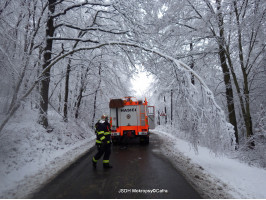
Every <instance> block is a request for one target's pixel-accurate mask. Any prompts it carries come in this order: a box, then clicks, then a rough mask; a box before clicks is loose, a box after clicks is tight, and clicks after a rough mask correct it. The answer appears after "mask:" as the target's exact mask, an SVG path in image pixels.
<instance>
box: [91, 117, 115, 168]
mask: <svg viewBox="0 0 266 200" xmlns="http://www.w3.org/2000/svg"><path fill="white" fill-rule="evenodd" d="M95 129H96V136H97V137H96V146H97V149H98V152H97V153H96V155H95V156H93V158H92V166H93V167H94V168H96V166H97V161H98V160H99V159H100V158H101V157H102V155H104V156H103V167H104V168H106V169H109V168H112V166H111V165H110V164H109V157H110V154H111V132H110V124H109V123H108V116H107V115H102V117H101V119H100V120H99V121H98V122H97V123H96V124H95Z"/></svg>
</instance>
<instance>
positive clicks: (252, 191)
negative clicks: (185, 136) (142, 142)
mask: <svg viewBox="0 0 266 200" xmlns="http://www.w3.org/2000/svg"><path fill="white" fill-rule="evenodd" d="M162 130H163V129H162V127H158V128H157V129H156V130H153V131H152V132H153V133H154V134H156V135H158V136H159V137H160V138H161V139H162V140H163V144H162V147H161V149H162V153H163V154H164V155H166V156H167V157H168V158H169V159H170V161H171V162H172V164H173V165H174V166H175V167H176V168H177V169H178V170H179V171H181V173H183V174H184V176H185V177H186V178H187V179H188V181H189V182H190V183H191V184H192V185H193V186H194V187H195V188H199V190H200V194H201V195H202V196H203V197H204V198H237V199H242V198H249V199H258V198H259V199H265V198H266V184H265V183H266V170H265V169H262V168H257V167H253V166H249V165H247V164H245V163H241V162H240V161H238V160H236V159H231V158H228V157H226V156H221V157H215V155H213V154H212V153H211V152H210V151H209V150H208V149H207V148H205V147H200V146H199V149H198V153H197V154H196V153H195V151H194V150H193V149H192V147H191V145H190V144H189V143H188V142H186V141H184V140H182V139H179V138H177V137H176V136H174V134H170V133H166V132H164V131H162Z"/></svg>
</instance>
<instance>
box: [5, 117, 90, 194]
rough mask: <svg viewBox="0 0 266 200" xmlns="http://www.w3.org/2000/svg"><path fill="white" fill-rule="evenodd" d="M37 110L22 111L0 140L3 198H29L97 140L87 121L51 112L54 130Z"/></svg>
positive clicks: (7, 127)
mask: <svg viewBox="0 0 266 200" xmlns="http://www.w3.org/2000/svg"><path fill="white" fill-rule="evenodd" d="M36 119H38V115H37V112H18V113H17V115H16V116H15V117H14V118H13V119H12V121H11V122H10V123H9V124H8V125H7V126H6V127H5V129H4V130H3V132H4V136H3V137H2V138H1V140H0V177H1V181H0V198H25V197H27V196H28V195H29V194H30V193H31V192H33V191H34V190H35V189H37V188H38V187H40V186H41V185H42V184H43V183H45V182H47V181H48V180H50V179H51V178H53V177H54V176H55V175H56V174H58V173H59V172H60V171H62V170H63V169H65V168H66V167H67V166H69V165H70V164H71V163H72V162H73V161H74V160H76V159H77V158H79V157H80V156H81V155H82V154H83V153H85V152H87V151H88V150H89V149H90V148H91V147H92V146H93V145H94V144H95V134H94V133H93V132H92V130H91V129H89V128H88V127H87V126H86V124H79V123H76V122H69V123H64V122H63V120H61V119H62V118H61V117H60V116H59V115H58V114H57V113H56V112H50V113H49V119H50V125H51V127H52V128H53V131H52V132H50V133H47V132H46V130H45V129H44V128H42V126H40V125H38V124H37V123H36Z"/></svg>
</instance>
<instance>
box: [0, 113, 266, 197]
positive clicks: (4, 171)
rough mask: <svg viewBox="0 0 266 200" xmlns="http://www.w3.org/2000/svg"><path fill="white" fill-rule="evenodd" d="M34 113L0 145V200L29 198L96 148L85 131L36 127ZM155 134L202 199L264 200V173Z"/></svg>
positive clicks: (78, 126) (74, 126)
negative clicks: (92, 148)
mask: <svg viewBox="0 0 266 200" xmlns="http://www.w3.org/2000/svg"><path fill="white" fill-rule="evenodd" d="M37 117H38V114H37V112H36V111H35V112H34V111H32V112H26V111H24V112H18V113H17V114H16V116H15V117H13V118H12V120H11V121H10V123H9V124H8V125H7V126H6V127H5V129H4V131H3V132H4V136H3V137H1V140H0V179H1V181H0V198H29V197H30V195H31V194H32V193H33V192H34V191H36V190H37V189H38V188H40V187H41V186H42V185H44V184H45V183H47V182H48V181H49V180H51V179H52V178H53V177H54V176H55V175H57V174H58V173H60V172H61V171H62V170H64V169H65V168H66V167H68V166H69V165H71V164H72V163H73V162H74V161H75V160H77V159H78V158H79V157H80V156H82V155H83V154H84V153H86V152H87V151H88V150H89V149H91V147H92V146H94V142H95V135H94V133H93V132H92V130H91V129H89V128H88V127H87V125H85V124H82V123H77V122H69V123H64V122H62V120H61V119H62V117H61V116H59V115H58V114H56V113H55V112H50V113H49V119H50V120H49V121H50V124H51V126H52V127H53V128H54V130H53V131H52V132H50V133H47V132H46V130H45V129H43V128H42V127H41V126H40V125H38V124H37V123H36V119H37ZM163 130H164V128H163V127H158V128H157V129H156V130H154V131H153V133H154V134H156V135H158V136H159V137H160V138H161V139H162V145H161V152H160V153H163V154H164V155H166V156H167V157H168V158H169V159H170V161H171V162H172V164H173V166H175V167H176V169H177V170H179V171H180V172H181V173H182V174H183V175H184V177H185V178H186V179H187V180H188V181H189V182H190V183H191V185H192V186H193V187H195V188H196V189H197V190H198V191H199V193H200V194H201V195H202V197H203V198H252V199H254V198H261V199H263V198H266V185H265V182H266V170H265V169H261V168H256V167H251V166H248V165H247V164H245V163H241V162H240V161H237V160H234V159H230V158H227V157H215V156H214V155H213V154H211V153H210V151H209V150H208V149H206V148H203V147H199V150H198V154H195V152H194V150H193V149H192V148H191V146H190V144H188V143H187V142H186V141H184V140H181V139H178V138H177V137H176V136H174V135H173V134H169V133H166V132H163Z"/></svg>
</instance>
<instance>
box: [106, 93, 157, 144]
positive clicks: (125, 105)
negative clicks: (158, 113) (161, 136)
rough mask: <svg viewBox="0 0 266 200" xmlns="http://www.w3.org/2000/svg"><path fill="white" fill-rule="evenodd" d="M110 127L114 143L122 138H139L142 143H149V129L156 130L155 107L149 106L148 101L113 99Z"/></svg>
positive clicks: (126, 98)
mask: <svg viewBox="0 0 266 200" xmlns="http://www.w3.org/2000/svg"><path fill="white" fill-rule="evenodd" d="M109 107H110V125H111V136H112V140H113V143H117V142H119V141H120V140H121V138H122V137H123V136H124V137H129V138H136V137H138V138H139V140H140V142H141V143H149V134H150V133H149V129H154V128H155V123H154V113H155V112H154V106H148V102H147V99H146V98H145V100H144V101H142V100H137V99H136V98H135V97H124V98H121V99H111V100H110V103H109Z"/></svg>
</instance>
